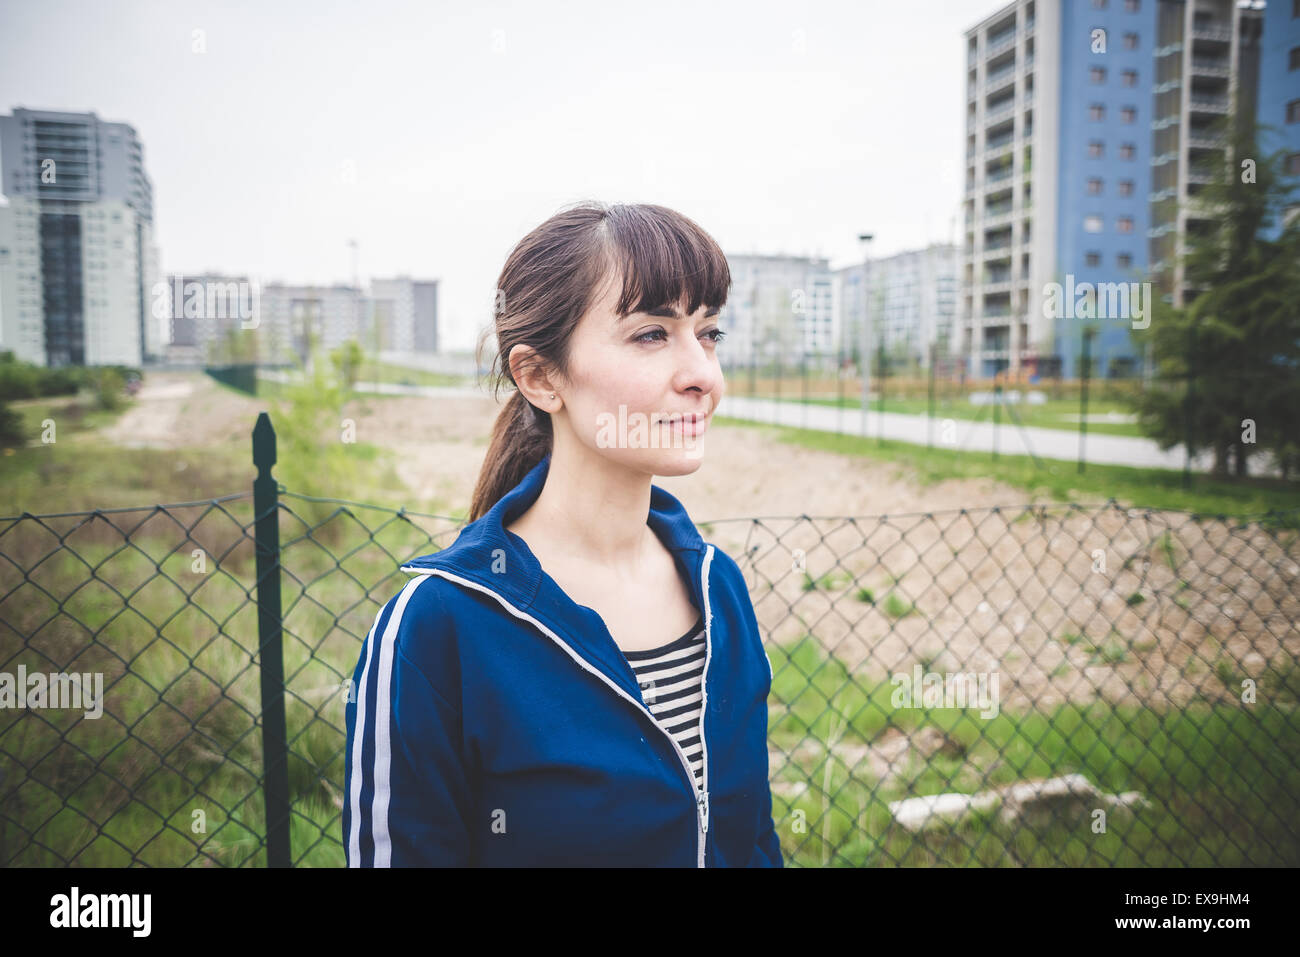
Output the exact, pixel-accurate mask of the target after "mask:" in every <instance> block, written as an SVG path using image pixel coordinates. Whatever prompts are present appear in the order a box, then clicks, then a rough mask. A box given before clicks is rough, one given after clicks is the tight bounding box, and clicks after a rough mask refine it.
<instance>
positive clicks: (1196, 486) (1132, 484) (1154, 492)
mask: <svg viewBox="0 0 1300 957" xmlns="http://www.w3.org/2000/svg"><path fill="white" fill-rule="evenodd" d="M717 423H718V424H723V425H729V426H737V427H744V428H751V429H760V430H766V431H768V433H769V434H770V435H772V436H773V437H774V438H776V439H777V440H778V441H781V442H787V443H789V444H791V445H797V446H800V447H802V448H809V449H818V450H821V451H826V452H837V453H839V454H841V455H856V456H861V457H862V458H865V459H870V460H874V461H879V462H887V463H890V464H892V465H898V466H902V467H904V468H905V469H906V470H907V472H908V473H909V475H908V476H907V477H908V479H909V480H911V481H914V482H916V483H918V484H920V485H921V486H922V487H924V486H928V485H933V484H935V483H938V482H943V481H947V480H949V479H994V480H996V481H999V482H1002V483H1004V484H1006V485H1010V486H1012V487H1015V488H1022V489H1024V490H1025V491H1027V492H1029V493H1031V494H1032V495H1034V496H1036V497H1039V498H1040V499H1047V500H1051V501H1056V502H1075V503H1084V504H1100V503H1102V502H1104V501H1106V500H1108V499H1110V498H1114V499H1116V500H1117V501H1118V502H1119V504H1120V505H1122V506H1124V507H1126V508H1158V509H1177V510H1185V511H1189V512H1195V513H1199V514H1202V515H1215V516H1217V515H1224V516H1242V515H1257V514H1260V513H1263V512H1267V511H1269V510H1270V509H1273V510H1285V509H1295V508H1300V483H1297V482H1282V481H1280V480H1277V479H1248V480H1245V481H1241V482H1235V481H1230V480H1223V481H1219V480H1215V479H1212V478H1210V477H1208V476H1202V475H1196V474H1193V475H1192V482H1191V488H1189V489H1183V487H1182V478H1183V476H1182V472H1175V471H1169V470H1167V469H1149V468H1133V467H1130V466H1124V465H1097V464H1093V463H1089V464H1088V465H1087V469H1086V471H1085V472H1084V474H1082V475H1080V474H1079V473H1078V471H1077V470H1076V463H1075V462H1066V461H1062V460H1059V459H1043V458H1040V459H1039V460H1038V461H1039V463H1040V464H1041V467H1039V466H1036V465H1035V464H1034V460H1033V459H1031V458H1029V456H1025V455H999V456H998V458H997V461H993V460H992V458H991V456H990V454H989V453H987V452H966V451H955V450H952V449H942V448H927V447H926V446H923V445H912V444H911V443H908V442H899V441H895V440H892V439H885V440H884V441H883V442H881V441H879V440H877V439H874V438H863V437H862V436H854V435H844V434H841V433H836V432H822V431H819V430H817V429H798V428H790V427H786V426H774V425H771V424H765V423H760V422H751V421H749V420H746V419H735V418H729V417H727V416H718V417H717Z"/></svg>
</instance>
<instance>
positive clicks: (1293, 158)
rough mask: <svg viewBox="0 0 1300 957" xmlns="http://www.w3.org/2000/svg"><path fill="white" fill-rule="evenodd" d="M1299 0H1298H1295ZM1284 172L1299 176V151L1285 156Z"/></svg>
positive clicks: (1298, 0)
mask: <svg viewBox="0 0 1300 957" xmlns="http://www.w3.org/2000/svg"><path fill="white" fill-rule="evenodd" d="M1297 2H1300V0H1297ZM1286 174H1287V175H1288V176H1300V153H1292V154H1291V155H1290V156H1288V157H1287V158H1286Z"/></svg>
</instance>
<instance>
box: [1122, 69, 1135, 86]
mask: <svg viewBox="0 0 1300 957" xmlns="http://www.w3.org/2000/svg"><path fill="white" fill-rule="evenodd" d="M1120 79H1121V81H1122V82H1123V84H1124V85H1125V86H1137V85H1138V71H1137V70H1125V71H1124V72H1123V73H1121V74H1120Z"/></svg>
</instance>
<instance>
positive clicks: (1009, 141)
mask: <svg viewBox="0 0 1300 957" xmlns="http://www.w3.org/2000/svg"><path fill="white" fill-rule="evenodd" d="M1015 148H1016V142H1015V137H1013V136H1008V137H1007V138H1006V139H1005V140H1003V141H1001V142H999V143H997V144H992V143H990V144H989V145H988V147H987V148H985V150H984V162H986V163H989V162H992V161H993V160H995V159H1000V158H1002V157H1003V156H1010V155H1011V154H1012V152H1014V151H1015Z"/></svg>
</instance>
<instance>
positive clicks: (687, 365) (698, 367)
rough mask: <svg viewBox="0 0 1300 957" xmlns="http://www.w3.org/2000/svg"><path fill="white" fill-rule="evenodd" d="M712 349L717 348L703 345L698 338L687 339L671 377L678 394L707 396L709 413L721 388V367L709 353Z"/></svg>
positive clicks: (716, 358)
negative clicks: (692, 392) (692, 393)
mask: <svg viewBox="0 0 1300 957" xmlns="http://www.w3.org/2000/svg"><path fill="white" fill-rule="evenodd" d="M714 348H717V347H716V346H708V345H705V344H704V342H702V341H701V340H700V339H699V338H698V337H694V336H692V337H689V341H688V343H687V344H686V345H685V346H684V347H683V348H682V350H681V352H680V353H679V354H678V356H677V368H676V370H675V372H674V376H673V387H674V388H675V389H676V390H677V391H678V392H687V391H697V392H699V393H701V394H702V395H707V396H709V397H710V402H711V404H710V405H709V408H708V411H709V412H712V411H713V409H714V407H715V406H716V403H717V402H718V401H719V400H720V399H721V398H722V388H723V378H722V367H721V365H719V363H718V357H717V355H716V354H715V353H713V352H712V351H711V350H712V349H714ZM697 401H698V399H697Z"/></svg>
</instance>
